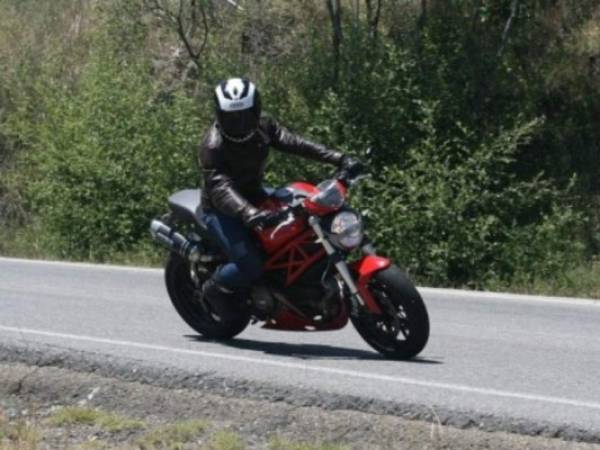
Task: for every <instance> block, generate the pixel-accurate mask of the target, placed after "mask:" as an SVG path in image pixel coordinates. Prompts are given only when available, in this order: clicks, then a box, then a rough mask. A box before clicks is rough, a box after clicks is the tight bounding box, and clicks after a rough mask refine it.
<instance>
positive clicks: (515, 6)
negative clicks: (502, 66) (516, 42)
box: [496, 0, 519, 58]
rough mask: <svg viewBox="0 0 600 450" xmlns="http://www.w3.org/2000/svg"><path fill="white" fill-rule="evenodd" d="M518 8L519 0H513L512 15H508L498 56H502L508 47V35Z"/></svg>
mask: <svg viewBox="0 0 600 450" xmlns="http://www.w3.org/2000/svg"><path fill="white" fill-rule="evenodd" d="M518 10H519V0H512V3H511V5H510V16H509V17H508V20H507V21H506V25H505V26H504V32H503V33H502V42H501V44H500V48H499V49H498V53H497V54H496V57H497V58H500V57H501V56H502V53H504V49H505V48H506V44H507V42H508V36H509V33H510V30H511V28H512V24H513V21H514V20H515V17H516V16H517V12H518Z"/></svg>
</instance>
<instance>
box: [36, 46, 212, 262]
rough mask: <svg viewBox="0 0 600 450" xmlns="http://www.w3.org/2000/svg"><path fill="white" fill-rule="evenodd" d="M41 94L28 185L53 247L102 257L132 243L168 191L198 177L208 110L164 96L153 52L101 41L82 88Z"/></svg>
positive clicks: (190, 183) (185, 99) (183, 99)
mask: <svg viewBox="0 0 600 450" xmlns="http://www.w3.org/2000/svg"><path fill="white" fill-rule="evenodd" d="M40 99H41V101H43V102H44V107H45V120H44V121H41V122H40V123H37V124H34V130H33V133H32V135H33V136H35V138H34V140H33V141H32V142H31V146H32V149H33V151H32V154H31V159H30V160H31V161H32V163H33V164H34V167H35V169H34V174H35V178H34V179H33V180H31V184H30V186H29V194H30V195H31V200H32V208H33V210H34V211H35V212H36V215H37V216H38V217H39V219H40V221H41V224H42V226H43V229H44V232H45V240H46V245H47V246H48V248H49V249H51V250H53V251H55V252H56V251H59V253H60V254H62V256H64V257H68V258H91V259H95V260H102V259H104V258H106V257H107V256H108V255H110V254H111V253H112V252H113V251H126V250H128V249H131V248H132V247H133V246H134V245H136V244H137V243H138V242H139V241H140V240H141V239H143V237H145V236H146V233H147V227H148V221H149V219H150V218H151V217H152V216H153V215H157V214H159V213H160V212H162V211H163V210H164V205H165V199H166V197H167V195H168V194H170V193H171V192H172V191H174V190H175V189H178V188H181V187H183V186H194V185H196V184H197V169H196V162H195V150H196V146H197V144H198V141H199V135H200V133H201V128H200V127H201V125H200V120H201V114H200V111H198V108H197V106H196V104H195V102H194V101H193V99H190V98H188V97H186V96H184V95H181V94H180V93H177V92H175V93H170V94H169V95H164V94H163V93H162V92H161V91H160V89H159V88H158V87H157V86H155V85H154V83H153V81H152V78H151V76H150V71H149V68H148V64H147V63H146V61H145V60H135V59H133V60H129V61H128V60H120V59H118V57H117V56H116V55H115V54H114V53H113V52H112V51H111V50H110V48H104V49H102V48H101V49H100V52H99V54H98V55H97V56H96V57H95V58H93V59H92V60H91V61H90V62H89V64H88V65H86V66H85V67H84V68H83V70H82V73H81V76H80V78H79V80H78V83H77V85H76V87H75V88H74V89H73V88H71V87H65V86H54V87H53V88H51V89H48V90H45V91H42V92H40Z"/></svg>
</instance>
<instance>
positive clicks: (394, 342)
mask: <svg viewBox="0 0 600 450" xmlns="http://www.w3.org/2000/svg"><path fill="white" fill-rule="evenodd" d="M369 290H370V292H371V295H373V298H374V299H375V301H376V302H377V303H378V305H379V307H380V308H381V310H382V311H383V314H382V315H372V314H362V315H360V316H359V317H352V323H353V325H354V327H355V328H356V330H357V331H358V333H359V334H360V335H361V337H362V338H363V339H364V340H365V341H366V342H367V343H368V344H369V345H370V346H371V347H373V348H374V349H375V350H377V351H378V352H379V353H381V354H382V355H384V356H385V357H387V358H391V359H410V358H413V357H415V356H416V355H418V354H419V353H420V352H421V351H422V350H423V349H424V348H425V345H426V344H427V340H428V339H429V315H428V314H427V309H426V307H425V303H424V302H423V299H422V298H421V295H420V294H419V292H418V291H417V289H416V288H415V286H414V285H413V283H412V282H411V281H410V279H409V278H408V277H407V276H406V274H405V273H404V272H402V271H401V270H400V269H399V268H398V267H396V266H394V265H392V266H390V267H388V268H387V269H385V270H382V271H380V272H377V273H376V274H375V275H374V276H373V278H372V280H371V282H370V283H369Z"/></svg>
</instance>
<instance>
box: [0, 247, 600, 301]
mask: <svg viewBox="0 0 600 450" xmlns="http://www.w3.org/2000/svg"><path fill="white" fill-rule="evenodd" d="M3 262H4V263H13V264H30V265H49V266H57V267H64V268H80V269H94V270H115V271H126V272H133V273H156V274H161V273H162V272H163V269H162V268H153V267H136V266H118V265H111V264H93V263H81V262H70V261H48V260H43V259H21V258H8V257H2V256H0V263H3ZM417 288H418V289H419V292H421V294H425V295H438V296H448V297H453V298H455V299H457V300H486V299H489V300H510V301H518V302H544V303H555V304H565V305H579V306H600V300H597V299H584V298H574V297H548V296H542V295H524V294H511V293H505V292H486V291H468V290H465V289H446V288H431V287H424V286H417Z"/></svg>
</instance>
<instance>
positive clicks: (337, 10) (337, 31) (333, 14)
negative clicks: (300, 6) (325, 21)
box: [326, 0, 343, 81]
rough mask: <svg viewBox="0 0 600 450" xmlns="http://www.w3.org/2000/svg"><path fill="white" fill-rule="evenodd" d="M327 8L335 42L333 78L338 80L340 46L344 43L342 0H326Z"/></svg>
mask: <svg viewBox="0 0 600 450" xmlns="http://www.w3.org/2000/svg"><path fill="white" fill-rule="evenodd" d="M326 2H327V10H328V11H329V17H330V19H331V28H332V32H333V33H332V42H333V58H334V61H333V64H334V67H333V79H334V81H337V80H338V75H339V72H340V46H341V44H342V39H343V36H342V11H341V5H340V0H326Z"/></svg>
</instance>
